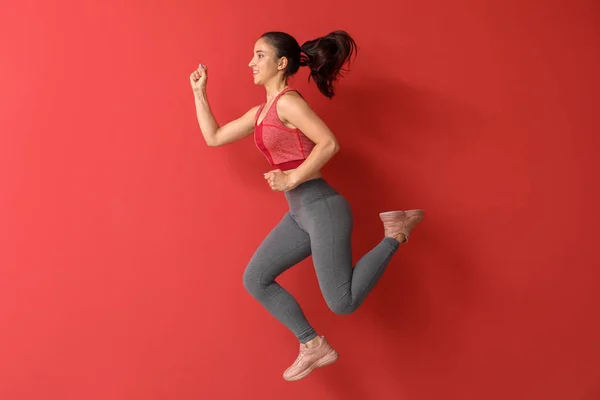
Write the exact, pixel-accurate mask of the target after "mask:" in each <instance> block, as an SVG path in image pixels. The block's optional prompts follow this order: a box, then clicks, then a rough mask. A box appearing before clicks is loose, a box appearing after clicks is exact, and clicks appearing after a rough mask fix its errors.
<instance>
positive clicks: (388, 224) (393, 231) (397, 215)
mask: <svg viewBox="0 0 600 400" xmlns="http://www.w3.org/2000/svg"><path fill="white" fill-rule="evenodd" d="M423 216H424V212H423V210H408V211H388V212H382V213H380V214H379V218H380V219H381V221H383V229H384V234H385V236H386V237H391V238H396V236H398V235H399V234H403V235H404V237H405V238H406V239H405V241H406V242H408V237H409V236H410V231H411V230H412V229H413V228H414V227H415V226H417V225H418V224H419V223H420V222H421V221H423Z"/></svg>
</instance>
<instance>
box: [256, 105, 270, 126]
mask: <svg viewBox="0 0 600 400" xmlns="http://www.w3.org/2000/svg"><path fill="white" fill-rule="evenodd" d="M266 104H267V103H262V104H261V105H260V107H258V110H257V111H256V115H255V116H254V125H256V124H257V123H258V117H260V113H261V112H262V110H263V108H265V105H266Z"/></svg>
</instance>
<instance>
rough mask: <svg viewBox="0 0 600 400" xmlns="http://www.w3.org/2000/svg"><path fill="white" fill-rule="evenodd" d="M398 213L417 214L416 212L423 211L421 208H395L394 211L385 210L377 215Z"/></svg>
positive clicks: (422, 212)
mask: <svg viewBox="0 0 600 400" xmlns="http://www.w3.org/2000/svg"><path fill="white" fill-rule="evenodd" d="M398 213H406V214H409V215H418V214H421V215H422V214H424V213H425V212H424V211H423V210H419V209H417V210H396V211H386V212H382V213H379V215H381V216H384V215H391V214H398Z"/></svg>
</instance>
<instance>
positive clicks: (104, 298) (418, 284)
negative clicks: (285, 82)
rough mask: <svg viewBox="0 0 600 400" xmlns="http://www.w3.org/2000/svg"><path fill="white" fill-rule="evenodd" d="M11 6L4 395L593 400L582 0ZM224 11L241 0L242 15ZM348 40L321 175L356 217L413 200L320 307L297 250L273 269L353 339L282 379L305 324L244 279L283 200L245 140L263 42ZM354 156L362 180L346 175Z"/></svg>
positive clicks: (0, 286)
mask: <svg viewBox="0 0 600 400" xmlns="http://www.w3.org/2000/svg"><path fill="white" fill-rule="evenodd" d="M91 3H92V2H75V1H63V2H60V3H54V2H42V1H31V0H27V1H23V0H21V1H19V2H17V1H16V0H13V1H9V2H8V3H7V2H6V1H3V3H2V6H1V13H0V43H1V48H0V51H1V52H0V54H1V59H2V60H1V61H0V87H1V90H2V96H1V97H0V118H1V119H0V122H1V125H0V129H1V133H2V134H1V136H0V179H1V181H0V183H1V186H0V188H1V190H2V192H1V196H0V221H1V225H0V240H1V241H0V245H1V248H0V268H1V270H0V273H1V276H0V304H1V306H0V307H1V308H0V310H1V313H0V398H1V399H2V400H21V399H57V400H71V399H77V400H83V399H85V400H92V399H103V400H104V399H111V400H121V399H144V400H155V399H156V400H157V399H180V400H183V399H242V398H249V399H254V398H257V399H263V400H267V399H306V398H315V399H345V400H347V399H368V400H370V399H390V400H392V399H393V400H396V399H407V400H425V399H436V400H437V399H460V400H467V399H477V400H480V399H486V400H492V399H501V400H506V399H519V400H520V399H527V400H529V399H545V400H551V399H552V400H554V399H556V400H559V399H560V400H564V399H569V400H592V399H598V398H600V387H599V383H598V382H599V381H600V366H599V364H600V362H599V360H600V344H599V342H598V341H599V339H598V338H599V337H600V327H599V322H598V315H599V311H598V308H599V294H598V286H599V281H600V280H599V274H598V266H599V265H600V263H599V260H600V257H599V256H598V243H597V241H598V225H599V223H600V220H599V218H598V212H597V207H598V204H600V196H599V195H598V173H597V171H598V167H599V162H598V161H597V160H595V159H594V158H593V157H594V156H595V154H596V153H597V149H598V145H599V144H600V143H599V142H600V141H599V139H598V133H599V131H600V130H599V128H600V123H599V122H598V118H599V115H598V104H599V102H598V88H599V85H598V84H599V79H598V71H599V70H600V68H599V67H600V47H599V46H598V39H599V36H600V35H599V31H600V28H599V27H600V24H599V15H600V13H599V11H600V9H599V7H598V4H597V3H596V2H594V1H583V0H581V1H566V0H565V1H547V2H544V5H543V6H541V5H534V4H533V3H532V4H529V2H525V1H517V0H510V1H503V2H498V1H491V0H487V1H474V0H470V1H469V0H462V1H453V2H447V1H442V0H437V1H436V0H424V1H419V2H409V1H387V2H383V1H378V2H377V1H376V2H373V1H368V2H362V3H360V4H358V3H357V4H356V5H355V6H349V5H348V4H347V3H345V2H341V1H338V0H335V1H327V2H325V1H322V0H304V1H302V2H295V3H290V2H283V1H272V0H266V1H262V2H236V3H233V2H230V1H228V2H222V3H220V4H219V5H216V4H217V3H216V2H208V3H206V2H192V1H187V2H186V1H177V2H171V1H166V0H163V1H150V2H133V1H125V2H123V1H116V0H111V1H103V2H100V1H97V2H95V3H96V4H94V5H91ZM229 7H233V9H232V10H231V11H230V10H228V9H229ZM334 29H346V30H347V31H348V32H350V33H351V34H352V35H353V37H354V38H355V39H356V41H357V43H358V45H359V46H360V49H359V55H358V58H357V59H356V62H355V63H354V64H353V65H352V67H351V68H352V71H351V72H350V73H349V74H348V75H347V76H346V78H344V79H343V80H341V81H340V84H339V85H338V90H337V96H336V97H334V99H333V100H332V101H329V100H327V99H326V98H325V97H323V96H321V95H320V94H319V93H318V91H317V89H316V87H315V86H314V85H312V84H310V85H308V84H307V83H306V76H307V75H306V71H304V70H303V71H302V72H301V73H300V74H299V75H298V76H297V78H296V79H295V80H294V81H292V82H291V83H292V84H293V85H294V86H296V87H298V88H299V89H301V90H302V93H303V95H304V96H305V98H307V99H308V100H309V102H310V103H311V105H312V106H313V108H314V109H315V110H316V111H317V112H318V113H319V114H320V115H321V116H322V118H323V119H324V120H325V121H326V122H327V123H328V124H329V125H330V127H331V128H332V130H333V131H334V132H335V133H336V134H337V136H338V138H339V141H340V144H341V149H342V150H341V152H340V153H339V154H338V156H337V157H336V158H335V159H334V160H333V161H332V162H331V163H330V164H329V165H328V166H327V167H326V168H325V170H324V173H325V175H326V178H327V179H328V180H329V181H330V182H331V183H332V184H333V185H334V186H335V187H337V188H338V189H339V190H340V191H342V192H343V193H344V194H345V195H346V196H347V198H348V199H349V200H350V202H351V204H352V207H353V210H354V212H355V235H354V245H355V248H354V249H355V256H356V257H359V256H361V255H362V254H364V252H366V251H367V250H368V249H370V248H371V247H372V246H373V245H375V244H376V243H377V242H378V241H379V240H380V239H381V236H382V228H381V224H380V222H379V220H378V217H377V213H378V212H380V211H383V210H388V209H394V208H415V207H419V208H423V209H425V210H426V212H427V215H426V222H425V223H423V225H422V226H420V227H419V228H418V230H417V231H415V234H414V236H413V239H412V241H411V243H409V244H408V245H407V246H405V247H403V248H402V249H401V250H400V251H399V253H397V256H396V257H395V258H394V260H393V262H392V263H391V265H390V268H389V269H388V271H386V273H385V274H384V277H383V279H382V281H381V283H380V284H379V285H378V286H377V288H376V290H375V291H374V292H373V293H372V295H371V296H370V297H369V298H368V300H367V301H366V302H365V304H364V306H363V307H362V308H361V309H359V310H358V311H357V312H356V313H355V314H353V315H351V316H337V315H335V314H332V313H331V312H330V311H329V310H328V309H327V306H326V305H325V302H324V301H323V299H322V297H321V295H320V293H319V291H318V285H317V282H316V278H315V276H314V271H313V270H312V268H311V261H310V259H309V260H307V261H305V262H303V263H302V264H301V265H300V266H299V267H298V268H295V269H293V270H291V271H289V272H288V273H286V274H285V275H284V276H283V277H282V278H281V283H282V284H284V285H285V286H286V287H287V288H288V289H289V290H290V291H291V292H292V293H293V294H294V295H295V296H297V298H298V300H299V301H300V303H301V305H302V307H303V309H304V311H305V313H306V314H307V315H308V317H309V319H310V321H311V322H312V323H313V325H314V326H315V327H316V329H318V331H319V333H321V334H324V335H325V336H326V337H327V338H328V339H329V340H330V341H331V342H332V343H333V344H334V346H335V347H336V349H337V350H338V351H339V353H340V355H341V356H340V359H339V361H338V362H337V363H336V364H334V365H333V366H331V367H327V368H324V369H321V370H318V371H316V372H315V373H314V374H312V375H311V376H310V377H309V378H307V379H305V380H302V381H300V382H295V383H287V382H285V381H283V380H282V378H281V373H282V372H283V370H284V369H285V368H286V367H287V366H288V365H289V364H290V363H291V362H292V361H293V360H294V358H295V357H296V354H297V343H296V341H295V338H294V337H293V336H292V335H291V333H289V332H288V331H286V330H285V328H283V327H282V326H281V325H279V324H278V323H277V322H276V321H275V320H274V319H273V318H272V317H271V316H270V315H268V314H267V313H266V311H264V310H263V309H262V308H260V306H259V305H258V303H257V302H256V301H254V300H253V299H252V298H251V297H250V296H249V295H248V294H247V293H246V292H245V290H244V288H243V285H242V272H243V269H244V267H245V265H246V262H247V261H248V259H249V258H250V256H251V255H252V253H253V251H254V249H255V248H256V246H258V244H259V243H260V241H261V240H262V238H263V237H264V236H265V235H266V234H267V233H268V231H269V230H270V229H271V228H272V226H273V225H274V224H275V223H276V222H277V221H278V220H279V218H280V217H281V215H282V213H284V212H285V210H286V207H287V205H286V202H285V200H284V198H283V196H282V195H281V193H279V194H278V193H273V192H271V191H270V190H269V188H268V186H267V184H266V182H265V181H264V179H263V177H262V173H263V172H265V171H267V170H268V169H269V168H268V167H269V166H268V165H267V163H266V161H265V160H264V158H263V156H262V155H261V154H260V153H259V152H258V150H257V149H256V148H255V147H254V144H253V142H252V139H251V138H248V139H247V140H244V141H241V142H238V143H235V144H232V145H230V146H227V147H221V148H216V149H215V148H209V147H207V146H206V145H205V144H204V142H203V140H202V137H201V135H200V132H199V129H198V127H197V122H196V119H195V114H194V103H193V97H192V92H191V89H190V87H189V82H188V76H189V74H190V72H191V71H192V70H193V69H194V68H195V67H196V65H197V64H198V63H199V62H202V63H205V64H207V65H208V66H209V68H210V77H209V83H208V85H209V86H208V90H209V96H210V97H209V99H210V102H211V106H212V108H213V110H214V112H215V114H216V116H217V118H218V120H219V121H220V122H221V123H225V122H227V121H229V120H231V119H233V118H236V117H237V116H239V115H241V114H242V113H243V112H245V111H246V110H248V109H249V108H250V107H252V106H254V105H256V104H259V103H260V102H262V101H263V100H264V97H265V94H264V90H263V89H262V88H261V87H256V86H254V85H253V83H252V76H251V73H250V69H249V68H248V67H247V64H248V62H249V61H250V58H251V56H252V48H253V45H254V41H255V40H256V39H257V38H258V36H259V35H260V34H261V33H262V32H263V31H267V30H285V31H288V32H290V33H291V34H293V35H294V36H296V38H297V39H298V40H299V41H300V42H303V41H305V40H309V39H313V38H315V37H316V36H318V35H323V34H326V33H328V32H329V31H331V30H334ZM351 168H356V170H355V172H350V169H351Z"/></svg>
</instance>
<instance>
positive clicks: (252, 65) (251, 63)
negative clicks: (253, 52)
mask: <svg viewBox="0 0 600 400" xmlns="http://www.w3.org/2000/svg"><path fill="white" fill-rule="evenodd" d="M248 66H249V67H250V68H252V67H254V59H252V60H250V62H249V63H248Z"/></svg>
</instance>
